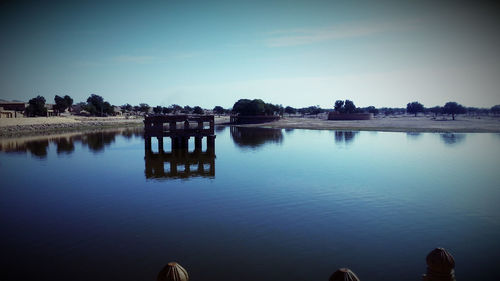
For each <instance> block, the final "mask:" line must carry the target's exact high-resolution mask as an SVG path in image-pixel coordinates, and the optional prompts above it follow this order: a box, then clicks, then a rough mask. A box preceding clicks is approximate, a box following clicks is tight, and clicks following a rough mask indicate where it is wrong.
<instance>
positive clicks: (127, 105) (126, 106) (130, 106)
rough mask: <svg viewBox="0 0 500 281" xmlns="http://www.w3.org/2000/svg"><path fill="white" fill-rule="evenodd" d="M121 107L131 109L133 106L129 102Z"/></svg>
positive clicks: (126, 109)
mask: <svg viewBox="0 0 500 281" xmlns="http://www.w3.org/2000/svg"><path fill="white" fill-rule="evenodd" d="M121 108H122V110H125V111H132V110H133V109H134V108H133V106H132V105H130V104H129V103H126V104H124V105H122V106H121Z"/></svg>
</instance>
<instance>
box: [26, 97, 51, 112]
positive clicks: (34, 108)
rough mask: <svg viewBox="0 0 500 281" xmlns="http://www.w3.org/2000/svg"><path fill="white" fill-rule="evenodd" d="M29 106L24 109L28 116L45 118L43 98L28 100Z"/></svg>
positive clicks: (45, 109)
mask: <svg viewBox="0 0 500 281" xmlns="http://www.w3.org/2000/svg"><path fill="white" fill-rule="evenodd" d="M28 103H29V105H28V107H27V108H26V114H27V115H28V116H47V108H45V98H44V97H42V96H37V97H36V98H32V99H30V100H29V102H28Z"/></svg>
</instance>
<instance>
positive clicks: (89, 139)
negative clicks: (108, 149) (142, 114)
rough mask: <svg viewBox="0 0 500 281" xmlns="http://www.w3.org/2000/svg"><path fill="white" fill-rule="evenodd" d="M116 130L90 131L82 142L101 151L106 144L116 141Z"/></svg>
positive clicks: (92, 149) (94, 150)
mask: <svg viewBox="0 0 500 281" xmlns="http://www.w3.org/2000/svg"><path fill="white" fill-rule="evenodd" d="M116 135H117V133H116V132H98V133H90V134H87V135H85V136H84V138H83V139H82V143H83V144H86V145H87V146H88V148H89V149H90V150H91V151H93V152H101V151H102V150H104V147H105V146H106V145H110V144H111V143H113V142H114V141H115V136H116Z"/></svg>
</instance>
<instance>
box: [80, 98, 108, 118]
mask: <svg viewBox="0 0 500 281" xmlns="http://www.w3.org/2000/svg"><path fill="white" fill-rule="evenodd" d="M85 110H87V111H88V112H89V113H90V114H92V115H97V116H102V115H103V114H104V99H103V98H102V97H101V96H99V95H95V94H92V95H90V97H88V98H87V107H86V108H85Z"/></svg>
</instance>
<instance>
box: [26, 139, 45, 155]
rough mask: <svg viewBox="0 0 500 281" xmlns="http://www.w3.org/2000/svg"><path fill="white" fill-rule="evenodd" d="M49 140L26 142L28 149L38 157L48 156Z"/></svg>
mask: <svg viewBox="0 0 500 281" xmlns="http://www.w3.org/2000/svg"><path fill="white" fill-rule="evenodd" d="M48 147H49V141H48V140H40V141H30V142H28V143H26V150H27V151H29V152H30V153H31V155H34V156H36V157H38V158H45V157H47V148H48Z"/></svg>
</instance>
